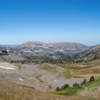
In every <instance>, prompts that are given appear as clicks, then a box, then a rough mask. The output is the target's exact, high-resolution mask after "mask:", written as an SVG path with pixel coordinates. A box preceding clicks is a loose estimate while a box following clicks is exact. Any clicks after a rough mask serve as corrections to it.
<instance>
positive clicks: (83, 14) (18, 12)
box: [0, 0, 100, 45]
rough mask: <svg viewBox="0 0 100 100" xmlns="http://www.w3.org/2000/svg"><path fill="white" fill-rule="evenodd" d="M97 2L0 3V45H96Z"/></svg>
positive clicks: (99, 6)
mask: <svg viewBox="0 0 100 100" xmlns="http://www.w3.org/2000/svg"><path fill="white" fill-rule="evenodd" d="M99 26H100V1H99V0H91V1H90V0H1V1H0V37H1V38H0V44H21V43H24V42H26V41H42V42H78V43H82V44H85V45H96V44H100V42H99V41H100V27H99Z"/></svg>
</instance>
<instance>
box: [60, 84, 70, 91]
mask: <svg viewBox="0 0 100 100" xmlns="http://www.w3.org/2000/svg"><path fill="white" fill-rule="evenodd" d="M66 88H69V85H68V84H65V85H64V86H62V87H61V90H64V89H66Z"/></svg>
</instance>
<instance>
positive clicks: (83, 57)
mask: <svg viewBox="0 0 100 100" xmlns="http://www.w3.org/2000/svg"><path fill="white" fill-rule="evenodd" d="M96 59H100V45H96V46H94V47H92V48H89V49H88V50H86V51H84V52H82V53H79V54H77V55H76V57H75V58H74V60H75V61H76V62H82V61H92V60H96Z"/></svg>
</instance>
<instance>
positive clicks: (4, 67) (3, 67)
mask: <svg viewBox="0 0 100 100" xmlns="http://www.w3.org/2000/svg"><path fill="white" fill-rule="evenodd" d="M0 68H2V69H9V70H15V68H14V67H6V66H0Z"/></svg>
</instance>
